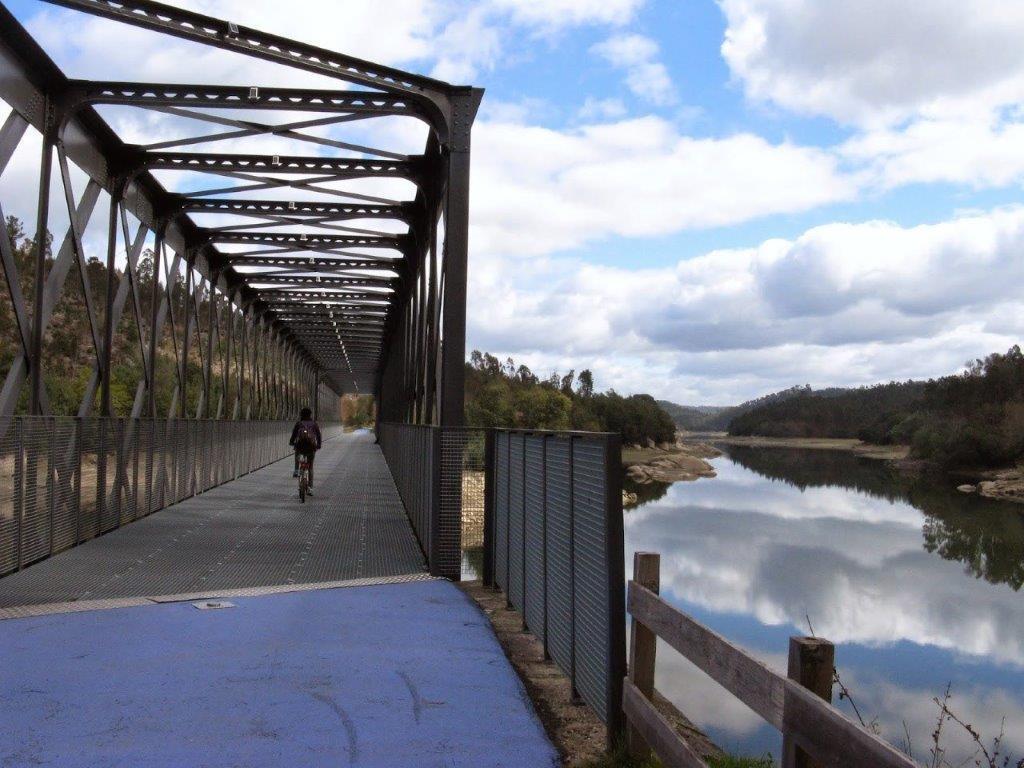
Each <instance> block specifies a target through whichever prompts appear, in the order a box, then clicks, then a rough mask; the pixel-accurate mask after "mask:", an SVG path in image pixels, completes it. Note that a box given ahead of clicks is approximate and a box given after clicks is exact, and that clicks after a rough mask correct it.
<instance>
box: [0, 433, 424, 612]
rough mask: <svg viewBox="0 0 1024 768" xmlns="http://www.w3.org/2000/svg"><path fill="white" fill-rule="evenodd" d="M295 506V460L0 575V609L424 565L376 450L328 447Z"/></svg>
mask: <svg viewBox="0 0 1024 768" xmlns="http://www.w3.org/2000/svg"><path fill="white" fill-rule="evenodd" d="M315 469H316V495H315V496H314V497H313V498H312V499H311V500H309V501H307V503H306V504H304V505H303V504H300V503H299V499H298V493H297V491H296V481H295V480H294V479H292V460H291V459H287V460H285V461H281V462H277V463H276V464H271V465H270V466H269V467H265V468H264V469H261V470H258V471H256V472H253V473H251V474H249V475H246V476H245V477H242V478H240V479H238V480H235V481H233V482H230V483H226V484H225V485H222V486H219V487H217V488H214V489H211V490H209V491H207V492H206V493H204V494H202V495H200V496H196V497H194V498H191V499H187V500H185V501H183V502H181V503H179V504H176V505H174V506H172V507H168V508H167V509H164V510H161V511H159V512H156V513H154V514H152V515H150V516H149V517H146V518H144V519H142V520H138V521H136V522H134V523H131V524H130V525H127V526H125V527H124V528H119V529H117V530H115V531H112V532H110V533H108V534H106V535H104V536H101V537H99V538H97V539H93V540H92V541H89V542H87V543H85V544H82V545H80V546H78V547H75V548H74V549H71V550H68V551H67V552H64V553H62V554H59V555H56V556H54V557H52V558H50V559H48V560H44V561H43V562H41V563H38V564H36V565H33V566H30V567H29V568H26V569H25V570H24V571H21V572H20V573H16V574H13V575H11V576H7V577H4V578H2V579H0V609H4V608H12V607H15V606H29V605H39V604H43V603H63V602H69V601H93V600H108V599H113V598H126V597H143V596H154V595H174V594H180V593H196V592H207V593H211V594H215V593H217V592H220V591H223V590H227V589H239V588H246V587H262V586H267V585H288V584H308V583H314V582H329V581H338V580H347V579H358V578H367V577H373V578H376V577H386V576H398V575H402V574H412V573H421V572H422V571H423V570H424V568H425V566H424V562H423V555H422V552H421V551H420V549H419V546H418V544H417V543H416V540H415V537H414V534H413V532H412V528H411V527H410V525H409V523H408V520H407V518H406V516H405V512H404V509H403V507H402V502H401V499H400V498H399V496H398V493H397V491H396V489H395V484H394V481H393V480H392V479H391V474H390V472H389V471H388V468H387V465H386V464H385V463H384V458H383V456H382V455H381V453H380V450H379V449H378V448H377V446H376V445H374V444H373V441H372V438H371V437H369V436H367V435H365V434H357V435H345V436H343V437H340V438H337V439H335V440H331V441H328V442H327V443H325V445H324V447H323V450H321V451H320V453H319V454H318V455H317V459H316V468H315Z"/></svg>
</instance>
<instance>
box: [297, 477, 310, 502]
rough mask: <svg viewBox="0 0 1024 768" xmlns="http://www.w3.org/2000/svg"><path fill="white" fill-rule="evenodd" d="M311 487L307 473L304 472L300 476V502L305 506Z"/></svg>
mask: <svg viewBox="0 0 1024 768" xmlns="http://www.w3.org/2000/svg"><path fill="white" fill-rule="evenodd" d="M308 487H309V479H308V478H307V477H306V473H305V472H303V473H302V474H301V475H299V501H301V502H302V503H303V504H305V503H306V490H307V488H308Z"/></svg>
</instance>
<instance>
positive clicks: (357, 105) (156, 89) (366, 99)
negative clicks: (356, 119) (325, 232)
mask: <svg viewBox="0 0 1024 768" xmlns="http://www.w3.org/2000/svg"><path fill="white" fill-rule="evenodd" d="M68 103H69V104H70V105H71V106H72V107H76V106H79V105H85V104H117V105H123V106H135V107H147V106H167V107H173V106H177V107H194V108H197V109H198V108H207V109H214V108H216V109H246V110H250V109H260V110H282V111H290V112H291V111H294V112H330V113H341V114H352V115H365V116H372V117H381V116H385V115H392V116H409V117H415V118H416V119H418V120H423V121H425V122H427V123H428V124H429V123H430V120H431V118H430V114H429V111H428V110H425V109H424V108H423V105H422V103H421V102H420V101H419V100H418V99H410V98H407V97H404V96H401V95H397V94H393V93H380V92H377V91H329V90H322V89H320V90H317V89H307V88H276V87H266V86H248V87H247V86H232V85H189V84H182V83H177V84H172V83H135V82H124V81H117V80H109V81H89V80H72V81H71V82H70V84H69V89H68Z"/></svg>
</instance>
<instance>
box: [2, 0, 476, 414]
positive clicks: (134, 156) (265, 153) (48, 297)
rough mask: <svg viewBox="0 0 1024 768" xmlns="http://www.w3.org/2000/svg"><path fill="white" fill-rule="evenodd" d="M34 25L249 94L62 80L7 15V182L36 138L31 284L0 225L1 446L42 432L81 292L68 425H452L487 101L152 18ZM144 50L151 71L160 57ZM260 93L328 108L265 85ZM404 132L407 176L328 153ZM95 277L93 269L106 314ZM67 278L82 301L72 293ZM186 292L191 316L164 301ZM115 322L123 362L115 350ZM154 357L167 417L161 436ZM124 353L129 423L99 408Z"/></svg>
mask: <svg viewBox="0 0 1024 768" xmlns="http://www.w3.org/2000/svg"><path fill="white" fill-rule="evenodd" d="M46 1H47V2H50V3H51V4H52V5H57V6H63V7H64V8H69V9H73V10H75V11H80V12H82V13H84V14H91V15H93V16H98V17H101V18H103V19H107V20H109V21H111V22H116V23H118V24H123V25H131V26H133V27H138V28H141V29H144V30H149V31H152V32H156V33H160V34H161V35H168V36H173V37H176V38H181V39H183V40H186V41H188V42H190V43H193V44H196V45H197V46H201V47H202V48H215V49H221V50H223V51H228V52H231V53H233V54H236V55H237V56H238V57H244V58H243V59H240V61H248V62H250V64H249V65H248V66H249V68H250V69H251V70H252V71H253V72H254V74H253V82H251V83H247V84H244V85H225V84H212V85H204V84H197V83H180V82H159V83H156V82H139V81H131V82H126V81H120V80H118V81H98V80H85V79H76V78H73V77H70V76H69V75H68V74H66V73H65V72H63V71H61V69H60V68H59V67H58V66H57V65H56V64H55V63H54V61H53V60H52V59H51V58H50V57H49V56H48V55H47V53H46V52H45V51H44V50H43V48H42V47H41V46H40V45H39V44H38V43H37V42H36V40H35V39H33V37H32V36H30V35H29V34H28V33H27V32H26V30H25V29H24V28H23V27H22V26H21V24H20V23H19V22H18V21H17V19H16V18H15V17H14V16H13V15H12V13H11V12H10V11H9V10H8V9H6V8H5V7H4V6H3V5H0V98H2V99H3V101H5V102H6V103H7V105H9V106H10V107H11V112H10V114H9V115H8V116H7V118H6V121H5V122H3V124H2V127H0V174H2V173H3V172H4V171H5V170H7V169H9V167H10V165H11V160H12V158H13V157H14V155H15V152H16V150H17V149H18V147H19V145H21V144H22V142H27V141H29V138H28V137H29V136H31V137H32V138H31V141H34V142H35V143H37V144H38V146H39V147H40V148H41V149H40V152H39V155H38V162H37V173H38V182H39V183H38V200H37V205H36V220H35V222H34V226H33V227H32V229H33V232H32V234H33V235H34V237H35V243H36V246H35V252H34V254H33V257H34V259H33V260H34V263H33V266H32V270H31V274H29V275H25V274H19V271H18V265H17V264H16V259H15V256H14V254H13V253H12V249H11V247H10V245H11V244H10V238H9V233H8V232H7V227H6V223H5V216H6V214H7V213H9V212H10V210H11V208H12V205H11V201H9V200H3V201H0V204H2V205H3V207H4V209H5V210H4V215H0V229H2V230H3V231H0V250H2V263H3V273H4V277H5V279H6V288H7V292H8V294H9V298H10V301H11V305H12V307H13V315H14V320H15V326H16V338H14V339H11V340H10V341H11V342H12V343H14V345H15V347H16V350H15V354H14V359H13V363H12V365H11V367H10V370H9V371H7V373H6V378H5V379H4V381H3V386H2V389H0V432H3V431H5V430H6V428H7V425H9V423H10V420H11V418H12V416H14V415H15V414H16V413H17V412H19V403H21V404H22V405H21V408H22V409H23V410H22V411H21V412H24V413H28V414H30V415H40V416H47V415H52V414H53V409H52V408H51V407H50V402H49V396H48V392H47V388H46V386H45V373H44V372H45V371H46V369H47V365H48V361H47V359H46V354H45V352H46V346H45V343H44V341H45V339H46V338H47V334H48V331H50V330H52V328H51V325H52V318H53V315H54V312H55V308H56V307H57V305H58V304H59V302H60V300H61V298H62V296H63V295H65V294H66V293H67V292H68V291H70V290H79V289H80V290H81V292H82V294H83V296H84V299H85V305H86V309H85V313H84V314H85V316H84V317H82V318H81V322H82V323H85V324H87V326H88V330H89V339H90V344H91V349H90V357H91V360H92V363H91V367H92V370H91V372H90V373H89V376H88V385H87V387H86V390H85V393H84V394H83V396H82V399H81V403H80V407H79V410H78V415H79V416H80V417H88V416H94V415H98V416H100V417H110V416H115V415H123V416H128V417H131V418H139V417H150V418H163V417H169V418H177V419H232V420H245V419H269V418H284V417H287V416H291V415H292V414H293V413H294V412H295V410H296V409H297V408H298V407H299V406H300V405H302V404H304V403H307V402H314V403H320V404H321V406H322V407H324V406H326V404H327V403H328V402H331V412H332V413H334V412H336V405H334V402H335V401H334V400H333V398H334V397H335V396H336V395H339V394H342V393H362V394H372V395H374V396H375V397H376V399H377V403H378V418H380V419H382V420H385V421H399V422H413V423H426V424H431V423H434V424H442V425H459V424H461V423H462V413H463V361H464V357H465V304H466V262H467V226H468V214H469V211H468V190H469V160H470V154H469V152H470V129H471V127H472V124H473V120H474V117H475V115H476V111H477V107H478V105H479V103H480V99H481V97H482V93H483V92H482V90H480V89H478V88H471V87H463V86H453V85H449V84H447V83H444V82H440V81H438V80H434V79H431V78H428V77H423V76H420V75H415V74H410V73H408V72H403V71H400V70H397V69H394V68H391V67H386V66H381V65H378V64H373V63H371V62H367V61H363V60H360V59H357V58H354V57H351V56H345V55H342V54H338V53H335V52H333V51H329V50H325V49H322V48H318V47H315V46H312V45H307V44H304V43H301V42H297V41H293V40H288V39H285V38H283V37H280V36H277V35H274V34H269V33H266V32H262V31H259V30H256V29H251V28H248V27H244V26H241V25H239V24H236V23H234V22H232V21H227V20H221V19H216V18H212V17H209V16H204V15H202V14H198V13H192V12H189V11H185V10H182V9H179V8H175V7H173V6H171V5H164V4H161V3H156V2H151V1H150V0H125V1H124V2H122V1H121V0H119V1H118V2H111V1H109V0H46ZM148 43H149V44H152V45H153V53H154V55H156V54H159V53H160V44H161V38H159V37H156V36H149V38H148ZM196 50H197V51H199V52H200V53H201V52H202V51H201V49H200V48H197V49H196ZM268 71H274V72H275V73H276V72H280V73H282V75H283V76H284V77H285V79H287V81H288V82H304V81H305V82H314V83H316V84H317V85H318V86H320V87H317V88H297V87H277V86H275V85H274V84H273V83H268V82H261V76H265V73H267V72H268ZM289 73H291V74H290V76H288V75H289ZM278 79H281V78H278ZM275 82H276V81H275ZM110 114H113V115H115V117H116V118H117V119H114V120H111V119H108V117H107V116H108V115H110ZM396 119H402V120H404V121H405V124H408V123H409V122H413V123H415V124H418V125H420V126H423V128H425V134H426V140H425V143H424V146H423V148H422V151H421V152H420V153H419V154H406V153H403V152H399V151H393V149H387V148H381V147H377V146H370V145H369V144H370V141H372V140H361V141H355V140H352V141H343V140H341V139H339V138H336V137H335V136H336V134H337V131H339V130H341V129H344V128H356V129H358V131H359V135H360V136H362V135H365V134H366V133H367V131H366V130H365V129H366V128H367V127H368V126H374V125H382V126H383V127H382V128H380V129H378V130H376V131H373V132H371V134H370V135H372V136H377V137H378V138H380V137H387V136H389V135H392V136H393V135H394V134H395V131H394V130H393V127H394V121H395V120H396ZM389 121H390V122H389ZM137 124H144V125H146V126H150V127H152V132H156V133H160V136H161V138H160V139H159V140H155V141H148V142H147V143H139V142H135V141H132V140H131V137H127V138H126V137H124V136H122V135H119V133H118V131H117V130H115V128H117V127H122V128H123V127H124V126H125V125H128V126H130V125H137ZM196 126H200V127H201V128H200V129H198V130H199V132H196V130H197V128H196ZM423 128H421V129H419V130H423ZM122 132H123V131H122ZM378 143H379V142H378ZM226 148H227V149H226ZM229 150H230V151H229ZM0 181H2V179H0ZM76 187H77V188H76ZM394 189H399V190H404V192H403V193H402V194H401V195H396V194H393V193H391V192H390V191H391V190H394ZM65 209H66V213H65ZM55 210H60V211H61V213H62V216H60V217H55V216H54V211H55ZM100 212H103V213H105V214H106V219H107V220H106V223H105V238H103V239H104V240H105V252H102V253H100V254H95V253H93V254H90V253H89V251H90V249H91V250H92V251H94V252H95V251H96V250H97V249H98V248H102V246H97V241H98V239H99V237H100V235H97V234H96V233H97V232H98V231H100V230H103V229H104V227H103V223H102V222H99V223H96V222H92V225H90V222H91V221H92V219H93V217H94V214H98V213H100ZM101 215H102V214H101ZM58 218H60V220H61V221H62V222H63V221H64V220H65V219H66V221H67V222H68V224H67V226H66V229H65V230H64V231H63V232H60V231H53V230H54V223H55V221H56V220H57V219H58ZM47 233H52V234H53V246H52V249H53V254H52V258H51V257H50V256H49V254H48V253H47V248H46V245H45V244H46V243H47ZM146 249H148V250H150V251H152V254H153V255H152V261H153V272H154V274H157V275H159V276H160V278H159V279H154V280H151V281H150V282H151V291H152V295H151V296H148V297H144V296H140V290H141V287H140V283H141V281H140V278H139V268H140V257H142V256H143V254H144V251H145V250H146ZM89 255H98V256H99V258H100V260H101V261H104V262H105V265H106V268H107V271H106V275H107V286H106V291H105V294H104V295H105V301H104V302H102V303H100V302H97V301H95V299H94V298H93V293H94V290H95V289H97V288H99V287H98V286H92V285H90V283H89V270H88V269H87V262H88V258H89ZM75 266H77V270H74V271H75V272H77V274H78V276H79V281H80V282H81V285H80V286H77V287H72V286H69V285H67V283H70V282H72V281H70V280H69V279H68V278H69V275H71V274H72V271H73V267H75ZM115 270H116V271H117V272H119V273H121V274H122V275H123V277H122V278H121V279H119V281H118V284H117V285H116V287H115V285H114V275H115ZM23 271H24V270H23ZM182 280H183V281H184V285H185V297H184V302H183V303H182V302H181V301H176V300H175V298H176V297H175V289H174V287H173V286H175V285H176V284H178V283H179V282H180V281H182ZM26 283H27V284H29V285H30V286H31V290H30V291H28V292H25V291H24V290H23V288H22V286H24V285H25V284H26ZM26 293H28V294H30V295H26ZM145 299H148V300H149V301H148V307H149V310H150V311H149V313H148V316H144V313H143V305H144V304H145V303H146V302H145V301H144V300H145ZM126 315H127V317H128V318H129V320H130V323H129V325H130V327H131V328H132V331H131V336H132V338H131V339H128V340H119V339H116V338H115V336H116V334H117V333H118V330H119V328H121V327H122V326H123V323H122V318H123V317H125V316H126ZM165 335H169V336H170V338H171V339H172V341H173V352H174V357H175V361H174V363H175V364H174V366H173V372H172V373H171V374H170V375H172V376H174V379H175V381H174V395H173V398H172V401H171V403H170V405H169V407H168V411H167V412H159V411H160V409H159V408H158V402H157V398H156V396H155V392H156V389H157V387H156V379H157V377H158V376H159V375H160V371H159V369H158V368H159V367H158V358H159V356H160V352H161V348H160V345H161V340H162V339H164V338H165ZM118 343H124V344H131V345H134V346H135V347H137V349H138V352H139V356H138V359H139V360H141V370H140V371H138V383H137V388H136V390H135V393H134V398H133V400H132V405H131V409H130V412H129V413H124V414H116V413H115V412H114V408H113V407H112V395H111V381H112V372H113V368H114V366H115V365H117V360H116V359H115V355H114V353H113V350H114V349H115V347H117V345H118ZM190 360H198V362H199V367H200V369H201V371H202V375H201V381H200V382H199V383H198V384H196V383H193V382H191V381H190V377H189V376H188V365H189V361H190ZM190 388H192V389H195V388H198V390H199V391H198V392H195V391H191V392H190V391H189V389H190ZM26 392H27V396H26V394H25V393H26Z"/></svg>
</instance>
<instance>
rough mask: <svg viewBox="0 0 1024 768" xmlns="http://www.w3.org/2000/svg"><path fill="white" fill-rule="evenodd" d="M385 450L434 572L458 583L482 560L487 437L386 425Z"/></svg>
mask: <svg viewBox="0 0 1024 768" xmlns="http://www.w3.org/2000/svg"><path fill="white" fill-rule="evenodd" d="M380 445H381V450H382V451H383V453H384V458H385V460H386V461H387V463H388V468H389V469H390V470H391V475H392V477H393V478H394V480H395V485H396V486H397V488H398V493H399V495H400V496H401V497H402V502H403V503H404V504H405V509H406V513H407V514H408V516H409V522H410V523H412V527H413V530H414V531H415V532H416V537H417V538H418V539H419V542H420V547H421V548H422V549H423V553H424V554H425V555H426V558H427V562H428V564H429V566H430V572H431V573H432V574H434V575H435V576H443V577H445V578H449V579H452V580H454V581H458V580H459V579H460V578H461V577H462V575H463V574H464V573H465V574H466V575H468V576H474V575H475V569H474V568H472V566H469V567H464V559H465V558H464V552H465V553H468V554H469V556H470V558H472V556H473V555H474V554H476V555H478V557H476V558H475V559H476V561H477V563H478V564H479V561H480V559H481V558H482V547H483V530H484V498H485V482H484V472H485V465H484V453H485V446H486V432H485V430H483V429H472V428H463V427H434V426H422V425H417V424H382V425H381V427H380Z"/></svg>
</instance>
